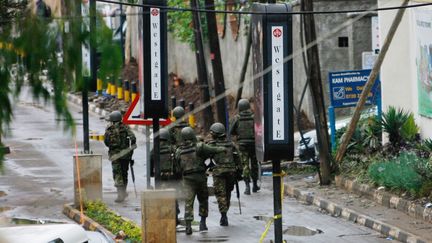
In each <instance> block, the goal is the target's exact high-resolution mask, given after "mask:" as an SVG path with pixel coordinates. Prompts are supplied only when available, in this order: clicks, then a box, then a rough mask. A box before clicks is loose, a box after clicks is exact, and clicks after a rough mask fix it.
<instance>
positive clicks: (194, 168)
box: [180, 145, 205, 175]
mask: <svg viewBox="0 0 432 243" xmlns="http://www.w3.org/2000/svg"><path fill="white" fill-rule="evenodd" d="M181 150H182V151H181V152H180V166H181V168H182V170H183V175H185V174H190V173H194V172H204V171H205V168H204V165H203V164H202V163H200V162H201V161H199V158H198V156H197V152H196V146H195V145H191V146H187V147H181Z"/></svg>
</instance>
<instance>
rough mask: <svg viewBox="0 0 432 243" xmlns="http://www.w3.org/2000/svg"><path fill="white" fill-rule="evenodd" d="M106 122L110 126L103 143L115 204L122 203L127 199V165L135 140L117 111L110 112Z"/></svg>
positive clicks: (129, 161) (130, 160)
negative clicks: (115, 195) (108, 163)
mask: <svg viewBox="0 0 432 243" xmlns="http://www.w3.org/2000/svg"><path fill="white" fill-rule="evenodd" d="M107 120H108V121H110V122H112V124H111V125H110V126H108V128H107V129H106V131H105V139H104V143H105V145H106V146H107V147H108V148H109V150H108V155H109V157H110V160H111V164H112V172H113V178H114V186H115V187H116V188H117V198H116V199H115V202H123V201H124V199H125V198H126V197H127V193H126V187H127V184H128V170H129V164H130V163H133V160H132V155H133V149H132V148H131V145H135V144H136V138H135V135H134V133H133V132H132V131H131V130H130V129H129V127H128V126H127V125H124V124H123V123H122V122H121V120H122V115H121V113H120V112H119V111H113V112H111V113H110V114H109V117H108V119H107ZM117 157H118V158H117ZM132 165H133V164H131V166H132Z"/></svg>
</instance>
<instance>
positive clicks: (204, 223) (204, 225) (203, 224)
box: [199, 217, 208, 231]
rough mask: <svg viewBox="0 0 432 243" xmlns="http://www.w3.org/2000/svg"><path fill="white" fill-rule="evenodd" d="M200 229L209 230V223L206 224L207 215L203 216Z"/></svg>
mask: <svg viewBox="0 0 432 243" xmlns="http://www.w3.org/2000/svg"><path fill="white" fill-rule="evenodd" d="M199 230H200V231H204V230H208V228H207V224H206V217H201V222H200V226H199Z"/></svg>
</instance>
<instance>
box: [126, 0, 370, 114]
mask: <svg viewBox="0 0 432 243" xmlns="http://www.w3.org/2000/svg"><path fill="white" fill-rule="evenodd" d="M375 7H376V0H344V1H341V0H316V1H314V8H315V10H316V11H320V10H322V11H325V10H335V9H344V10H348V9H370V8H375ZM294 11H299V7H298V6H297V7H295V8H294ZM354 18H355V16H352V15H349V14H330V15H328V14H327V15H324V14H323V15H316V17H315V20H316V29H317V36H318V38H319V39H320V38H324V39H325V40H323V41H321V42H320V43H319V51H320V62H321V69H322V71H321V74H322V78H323V81H324V83H323V88H324V93H325V94H326V95H327V97H326V98H325V100H326V102H327V104H328V100H329V98H328V89H329V88H328V83H327V76H328V72H329V71H342V70H353V69H361V53H362V52H363V51H371V49H372V47H371V21H370V16H366V17H363V18H360V19H359V20H357V21H355V22H354V24H353V25H348V26H347V27H344V28H342V29H341V30H340V31H339V32H338V33H334V34H330V36H328V35H329V33H332V31H334V30H335V29H336V28H338V27H340V25H341V24H343V23H346V22H347V21H351V20H353V19H354ZM130 21H137V20H130ZM128 25H129V20H128ZM244 28H245V24H244V22H242V23H241V27H240V33H239V36H238V39H237V40H234V38H233V36H232V34H231V30H230V27H229V24H227V30H226V35H225V37H224V38H220V39H219V40H220V47H221V56H222V63H223V69H224V77H225V86H226V88H227V89H228V90H229V92H230V93H231V94H233V95H235V94H236V92H237V89H236V85H237V84H238V81H239V79H240V70H241V67H242V64H243V58H244V52H245V48H246V36H245V35H246V32H245V30H244ZM299 33H300V18H299V15H294V17H293V45H294V47H293V50H294V55H295V57H294V60H293V63H294V104H295V105H296V106H297V105H298V102H299V100H300V96H301V93H302V90H303V88H304V84H305V82H306V75H305V71H304V66H303V58H302V55H301V47H300V35H299ZM134 35H136V31H133V32H132V33H131V39H132V42H131V43H132V44H131V54H132V56H134V57H135V58H136V53H137V52H136V50H137V48H136V46H137V43H134V41H133V40H137V37H136V38H135V37H134ZM339 37H348V39H349V46H348V47H338V38H339ZM205 52H206V53H205V55H206V57H209V56H210V55H209V48H208V46H206V47H205ZM168 58H169V60H168V71H169V72H174V73H177V74H178V75H179V76H180V77H181V78H183V79H184V80H185V81H188V82H193V81H194V80H196V78H197V70H196V60H195V54H194V52H193V51H192V49H191V48H190V46H189V45H188V44H184V43H180V42H179V41H177V40H176V39H174V38H173V36H172V35H170V34H169V35H168ZM207 66H208V73H209V77H210V80H212V79H213V76H212V69H211V64H210V60H209V58H207ZM252 95H253V82H252V62H251V59H250V60H249V66H248V70H247V73H246V79H245V85H244V88H243V97H251V96H252ZM311 102H312V101H311V97H310V94H309V93H307V94H306V96H305V100H304V102H303V104H302V107H301V108H302V110H304V111H305V112H306V114H307V115H308V117H309V119H310V120H312V117H313V109H312V103H311Z"/></svg>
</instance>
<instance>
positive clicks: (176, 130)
mask: <svg viewBox="0 0 432 243" xmlns="http://www.w3.org/2000/svg"><path fill="white" fill-rule="evenodd" d="M188 126H189V124H188V123H187V122H185V121H181V122H179V123H177V124H176V125H175V126H173V127H172V128H171V129H170V134H171V144H172V145H173V146H174V149H176V148H178V147H179V146H180V144H181V135H180V131H181V130H182V129H183V128H185V127H188Z"/></svg>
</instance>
